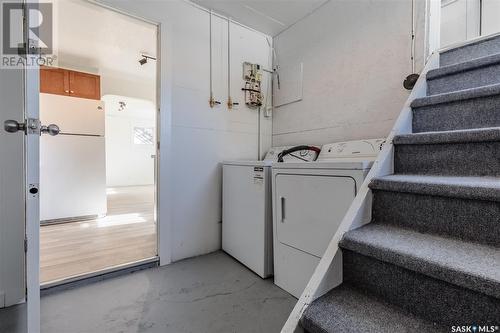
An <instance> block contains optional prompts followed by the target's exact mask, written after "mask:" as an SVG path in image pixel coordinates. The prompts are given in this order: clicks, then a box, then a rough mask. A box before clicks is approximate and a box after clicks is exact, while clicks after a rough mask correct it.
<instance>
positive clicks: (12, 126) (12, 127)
mask: <svg viewBox="0 0 500 333" xmlns="http://www.w3.org/2000/svg"><path fill="white" fill-rule="evenodd" d="M3 128H4V129H5V131H6V132H9V133H16V132H17V131H24V128H25V125H24V124H23V123H19V122H18V121H16V120H6V121H4V123H3Z"/></svg>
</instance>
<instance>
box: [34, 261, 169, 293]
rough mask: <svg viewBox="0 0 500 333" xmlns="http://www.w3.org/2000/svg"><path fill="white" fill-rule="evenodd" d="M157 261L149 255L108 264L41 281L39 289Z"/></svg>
mask: <svg viewBox="0 0 500 333" xmlns="http://www.w3.org/2000/svg"><path fill="white" fill-rule="evenodd" d="M158 261H159V258H158V257H151V258H145V259H141V260H138V261H132V262H128V263H124V264H120V265H115V266H110V267H108V268H105V269H102V270H98V271H93V272H89V273H85V274H80V275H72V276H68V277H65V278H62V279H58V280H54V281H50V282H45V283H42V284H41V285H40V289H41V290H43V289H49V288H53V287H57V286H60V285H64V284H68V283H72V282H77V281H82V280H86V279H90V278H93V277H96V276H101V275H105V274H109V273H113V272H118V271H121V270H124V269H128V268H134V267H137V266H142V265H146V264H151V263H155V262H158Z"/></svg>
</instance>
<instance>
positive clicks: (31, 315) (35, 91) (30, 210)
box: [23, 0, 40, 333]
mask: <svg viewBox="0 0 500 333" xmlns="http://www.w3.org/2000/svg"><path fill="white" fill-rule="evenodd" d="M33 2H35V3H38V0H32V1H31V3H33ZM25 15H26V17H28V13H25ZM38 19H39V18H38V16H31V17H30V23H35V24H36V23H37V22H38ZM25 24H28V20H25ZM23 33H24V38H25V41H26V42H27V43H28V36H29V34H28V29H27V27H26V26H25V27H24V32H23ZM23 72H24V116H25V119H28V118H32V119H40V117H39V113H40V112H39V95H40V71H39V68H38V66H31V67H29V68H24V70H23ZM24 138H25V160H24V165H25V167H24V168H25V170H24V171H25V174H26V176H25V181H26V183H25V184H24V188H25V200H26V215H25V218H26V222H25V223H26V240H27V246H28V248H27V251H26V302H27V328H28V332H29V333H39V332H40V199H39V196H38V194H35V195H31V194H30V193H29V188H30V184H34V185H35V186H36V187H38V186H39V183H40V135H38V134H28V135H25V136H24Z"/></svg>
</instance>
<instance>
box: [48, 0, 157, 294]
mask: <svg viewBox="0 0 500 333" xmlns="http://www.w3.org/2000/svg"><path fill="white" fill-rule="evenodd" d="M53 6H54V30H55V35H54V36H55V43H54V44H55V46H56V49H57V63H56V64H53V65H52V66H50V67H41V69H40V120H41V122H42V123H44V124H55V125H57V126H58V127H59V133H58V134H57V135H54V136H50V135H45V136H42V137H41V141H40V189H41V190H40V213H41V216H40V220H41V225H40V283H41V286H42V288H46V287H51V286H54V285H57V284H61V283H67V282H71V281H74V280H78V279H82V278H87V277H91V276H95V275H100V274H102V273H103V272H109V271H112V270H118V269H122V268H124V267H130V266H134V265H142V264H144V263H146V262H152V261H157V260H158V241H157V239H158V238H157V234H158V233H157V229H158V228H157V214H156V211H157V210H156V206H157V205H156V197H157V195H156V193H157V186H156V179H157V172H156V170H157V158H156V156H157V152H158V145H157V123H158V119H157V112H156V110H158V102H157V61H156V59H157V56H158V55H157V52H158V50H157V44H158V42H157V38H158V26H157V25H154V24H151V23H148V22H145V21H142V20H139V19H136V18H134V17H130V16H127V15H125V14H122V13H118V12H116V11H113V10H111V9H108V8H105V7H102V6H100V5H97V4H94V3H91V2H89V1H85V0H71V1H65V0H57V1H54V5H53ZM144 59H146V61H145V60H144Z"/></svg>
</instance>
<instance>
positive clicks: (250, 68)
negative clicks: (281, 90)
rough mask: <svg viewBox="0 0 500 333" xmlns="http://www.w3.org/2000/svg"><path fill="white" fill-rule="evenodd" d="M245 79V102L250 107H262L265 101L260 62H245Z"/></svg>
mask: <svg viewBox="0 0 500 333" xmlns="http://www.w3.org/2000/svg"><path fill="white" fill-rule="evenodd" d="M243 80H244V81H245V87H243V88H241V90H243V91H244V93H245V104H246V105H247V106H248V107H250V108H258V107H261V106H262V104H263V103H264V96H263V95H262V89H261V83H262V69H261V66H260V65H258V64H251V63H249V62H244V63H243Z"/></svg>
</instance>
